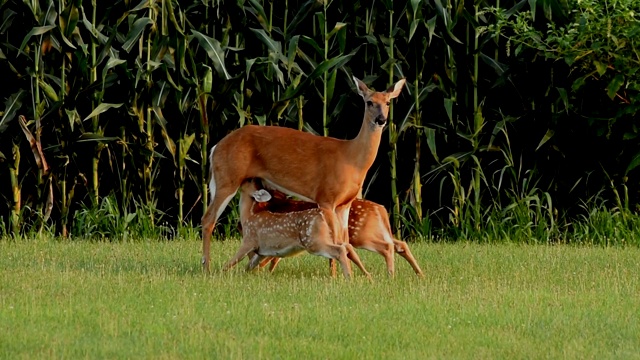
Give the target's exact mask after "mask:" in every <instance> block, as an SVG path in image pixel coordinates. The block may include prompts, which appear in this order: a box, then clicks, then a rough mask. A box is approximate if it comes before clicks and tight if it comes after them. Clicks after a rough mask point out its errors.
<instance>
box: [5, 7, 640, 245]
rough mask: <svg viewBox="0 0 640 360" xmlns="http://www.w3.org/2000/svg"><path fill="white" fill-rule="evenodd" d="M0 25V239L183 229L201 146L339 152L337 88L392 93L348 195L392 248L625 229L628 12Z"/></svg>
mask: <svg viewBox="0 0 640 360" xmlns="http://www.w3.org/2000/svg"><path fill="white" fill-rule="evenodd" d="M0 13H1V14H2V21H0V74H1V75H2V79H3V84H4V86H2V87H1V88H0V96H1V98H2V100H3V101H4V106H0V110H1V111H2V112H1V113H0V195H2V197H1V198H0V234H2V233H5V234H14V235H18V234H28V233H33V232H40V231H43V230H48V231H52V232H54V233H56V234H59V235H61V236H62V237H68V236H76V237H79V236H106V237H109V236H113V235H116V234H127V233H132V232H134V231H143V230H145V231H146V230H149V231H154V230H159V234H164V235H167V234H168V235H171V234H174V233H175V231H177V230H179V229H180V228H182V227H191V226H197V225H199V220H200V217H201V216H202V213H203V209H205V208H206V204H207V202H208V198H207V193H208V189H207V182H208V179H207V175H208V172H207V171H206V169H207V167H208V165H209V164H208V163H207V153H208V151H209V149H210V148H211V147H212V146H213V145H214V144H215V143H216V142H217V141H219V140H220V139H221V138H222V137H224V136H225V135H226V134H228V133H229V132H231V131H233V130H234V129H237V128H238V127H241V126H243V125H246V124H260V125H279V126H287V127H292V128H297V129H300V130H303V131H309V132H312V133H315V134H317V135H319V136H332V137H336V138H351V137H354V136H355V135H356V133H357V131H358V129H359V128H360V124H361V121H362V104H361V100H360V99H359V97H358V96H357V94H356V93H355V91H354V86H353V84H352V82H351V80H350V79H351V75H352V74H353V75H355V76H357V77H359V78H361V79H363V80H364V82H365V83H367V84H368V85H371V86H372V87H373V88H376V89H379V90H381V89H385V88H386V87H388V86H389V85H390V84H392V83H394V82H395V81H397V80H398V79H400V78H406V79H407V86H406V88H405V90H404V92H403V94H402V95H401V96H400V98H399V99H398V100H397V101H395V103H394V104H393V106H392V109H391V111H390V116H389V126H388V129H387V130H386V134H385V135H384V137H383V144H382V145H381V147H380V149H379V152H378V156H377V158H376V162H375V164H374V166H373V167H372V168H371V170H370V171H369V174H368V176H367V181H366V182H365V189H364V194H365V197H366V198H368V199H371V200H374V201H376V202H379V203H381V204H383V205H385V206H386V207H387V208H388V209H389V210H390V214H391V216H392V225H393V227H394V229H396V231H397V232H398V234H399V235H402V236H405V237H415V238H420V237H425V238H434V237H437V238H439V237H442V238H445V237H446V238H453V239H458V238H465V239H483V238H485V237H486V236H485V235H486V234H492V236H494V238H495V237H497V238H509V237H512V238H524V239H528V241H543V242H546V241H556V240H558V239H559V238H562V237H563V236H565V235H566V234H568V233H571V232H572V231H575V229H577V228H579V226H581V225H580V224H584V223H589V222H597V221H599V220H597V219H598V218H597V216H601V215H602V213H603V212H604V213H609V214H613V215H615V216H614V218H616V219H618V220H619V221H622V222H623V223H624V224H625V225H627V226H631V225H630V224H635V222H636V221H637V219H636V217H635V216H636V213H637V208H636V206H637V204H638V200H639V195H640V194H639V193H638V191H639V190H640V188H639V187H638V178H639V174H638V170H637V169H636V167H637V165H638V164H640V146H639V144H638V141H637V135H638V132H639V130H638V122H637V121H636V119H637V111H638V109H639V107H640V95H639V92H640V81H638V80H639V79H638V77H639V76H640V75H639V74H638V73H636V71H635V70H634V69H637V68H638V65H639V64H640V58H639V55H638V48H639V46H640V40H639V38H640V25H638V24H639V23H640V21H639V17H638V16H639V15H637V14H640V5H638V4H637V3H636V2H634V1H631V0H626V1H624V0H612V1H610V2H609V3H607V4H600V3H599V2H598V1H587V0H585V1H582V2H578V1H575V0H522V1H513V0H512V1H505V0H502V1H501V0H490V1H483V0H476V1H473V2H472V1H462V0H411V1H406V2H404V1H392V0H380V1H375V0H374V1H335V0H334V1H330V0H325V1H315V0H309V1H294V0H281V1H277V2H276V1H263V0H237V1H222V0H196V1H189V0H187V1H176V0H142V1H137V0H136V1H130V0H114V1H97V0H92V1H81V0H40V1H38V0H24V1H18V0H4V1H2V5H0ZM576 44H577V45H576ZM580 46H582V48H581V47H580ZM231 208H232V210H231V211H228V213H227V214H226V220H224V219H223V221H222V223H221V225H220V226H219V227H218V229H217V230H216V231H217V232H218V233H219V234H221V235H224V236H228V235H230V234H232V233H234V232H235V231H236V230H235V229H236V223H237V221H236V220H237V213H235V210H234V209H233V207H231ZM581 220H583V221H582V222H580V221H581ZM618 220H616V221H618ZM603 221H604V220H603ZM576 224H577V225H576ZM615 227H616V226H615V225H611V228H612V229H613V228H615ZM134 229H143V230H134ZM612 231H613V230H612ZM588 233H589V231H586V230H585V231H584V232H583V234H588ZM588 236H591V235H588ZM588 236H587V237H588ZM577 240H580V239H577ZM583 240H588V239H586V238H585V239H583Z"/></svg>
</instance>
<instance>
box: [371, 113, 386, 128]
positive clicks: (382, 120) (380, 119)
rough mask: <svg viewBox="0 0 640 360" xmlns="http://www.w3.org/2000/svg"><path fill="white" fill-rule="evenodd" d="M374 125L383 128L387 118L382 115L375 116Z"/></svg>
mask: <svg viewBox="0 0 640 360" xmlns="http://www.w3.org/2000/svg"><path fill="white" fill-rule="evenodd" d="M374 121H375V123H376V125H380V126H383V125H385V124H386V123H387V117H386V116H384V115H378V116H376V119H375V120H374Z"/></svg>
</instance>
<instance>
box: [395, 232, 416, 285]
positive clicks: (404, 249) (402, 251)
mask: <svg viewBox="0 0 640 360" xmlns="http://www.w3.org/2000/svg"><path fill="white" fill-rule="evenodd" d="M393 243H394V245H395V250H396V252H397V253H398V255H400V256H402V257H403V258H405V260H407V261H408V262H409V264H410V265H411V267H412V268H413V271H415V272H416V275H418V276H420V277H424V274H423V273H422V269H420V266H418V263H417V262H416V259H415V258H414V257H413V254H412V253H411V250H409V245H407V243H406V242H404V241H400V240H393Z"/></svg>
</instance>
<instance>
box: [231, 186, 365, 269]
mask: <svg viewBox="0 0 640 360" xmlns="http://www.w3.org/2000/svg"><path fill="white" fill-rule="evenodd" d="M270 199H271V194H270V193H269V192H268V191H266V190H265V189H259V188H258V187H257V185H256V180H255V179H249V180H246V181H245V182H244V183H243V184H242V185H241V188H240V223H241V225H242V243H241V245H240V248H239V249H238V251H237V252H236V254H235V255H234V256H233V257H232V258H231V260H229V261H228V262H227V263H226V264H225V265H224V267H223V270H225V271H226V270H229V269H231V268H232V267H234V266H235V265H236V264H237V263H238V262H239V261H240V260H242V259H243V258H244V257H245V256H247V255H248V254H250V253H252V254H254V255H253V256H252V257H251V259H250V261H249V265H248V266H247V270H249V271H250V270H253V269H254V268H255V267H256V266H257V265H258V264H260V263H261V261H262V260H263V259H264V258H266V257H268V258H277V259H280V258H282V257H288V256H294V255H297V254H299V253H301V252H303V251H307V252H308V253H310V254H313V255H318V256H323V257H326V258H329V259H334V260H338V261H339V262H340V265H341V267H342V272H343V275H344V277H345V278H346V279H347V280H350V279H351V264H350V262H349V259H351V261H353V262H354V263H355V264H356V265H357V266H358V267H359V268H360V270H362V272H363V273H364V274H365V275H366V276H367V278H369V279H371V274H369V273H368V272H367V270H366V269H365V268H364V266H363V265H362V262H361V261H360V258H359V257H358V254H357V253H356V252H355V250H354V249H353V246H352V245H351V244H349V243H342V244H341V245H337V244H335V241H334V239H333V237H334V236H335V234H334V233H333V232H332V230H331V228H330V226H329V224H328V223H327V221H326V218H327V216H328V215H329V216H330V214H331V212H330V211H329V210H326V209H322V208H319V207H317V206H316V207H313V208H308V209H304V210H300V211H297V210H296V211H290V212H280V213H274V212H271V211H269V209H268V206H264V204H266V203H267V202H268V201H269V200H270Z"/></svg>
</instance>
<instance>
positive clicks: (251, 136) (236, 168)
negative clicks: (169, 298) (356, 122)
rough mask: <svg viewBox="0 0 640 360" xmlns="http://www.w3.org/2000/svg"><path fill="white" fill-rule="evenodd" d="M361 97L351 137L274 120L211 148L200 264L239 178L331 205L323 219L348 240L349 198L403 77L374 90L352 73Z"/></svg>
mask: <svg viewBox="0 0 640 360" xmlns="http://www.w3.org/2000/svg"><path fill="white" fill-rule="evenodd" d="M353 79H354V81H355V83H356V89H357V90H358V93H359V94H360V96H362V98H363V99H364V103H365V111H364V118H363V120H362V126H361V127H360V132H359V133H358V135H357V136H356V137H355V138H354V139H351V140H339V139H334V138H330V137H322V136H316V135H313V134H310V133H305V132H302V131H298V130H293V129H290V128H285V127H278V126H253V125H248V126H244V127H242V128H240V129H238V130H235V131H233V132H232V133H230V134H229V135H227V136H226V137H224V138H223V139H222V140H220V142H219V143H218V144H217V145H215V146H214V147H213V149H211V153H210V155H209V161H210V164H211V165H210V170H209V173H210V174H209V175H210V182H209V189H210V192H211V203H210V204H209V207H208V208H207V211H206V212H205V214H204V216H203V217H202V264H203V267H204V269H205V270H206V271H209V268H210V264H209V263H210V246H211V233H212V231H213V227H214V226H215V223H216V221H217V220H218V217H220V214H221V213H222V211H223V210H224V209H225V207H226V206H227V204H228V203H229V201H230V200H231V198H232V197H233V196H234V195H235V193H236V191H237V190H238V188H239V187H240V185H241V184H242V182H243V181H245V180H246V179H249V178H261V179H263V180H264V181H265V182H266V183H268V184H269V186H270V187H271V188H275V189H278V190H280V191H282V192H284V193H286V194H289V195H295V196H297V197H298V198H300V199H302V200H306V201H312V202H315V203H317V204H318V205H319V206H320V207H321V208H322V209H326V210H329V211H330V212H331V214H332V216H329V217H330V218H328V219H326V220H327V223H329V225H330V226H331V229H332V230H333V231H334V232H335V233H336V234H337V233H338V231H339V229H340V228H341V229H342V230H341V234H339V235H340V236H337V238H338V240H339V241H340V242H342V241H346V240H347V239H346V237H347V236H348V235H347V217H348V215H349V207H350V205H351V202H352V201H353V199H355V197H356V195H357V194H358V191H359V189H360V188H361V187H362V184H363V182H364V178H365V176H366V174H367V171H368V170H369V168H370V167H371V165H372V164H373V161H374V160H375V157H376V154H377V152H378V147H379V145H380V138H381V136H382V130H383V128H384V126H385V125H386V123H387V115H388V114H389V104H390V100H391V99H393V98H396V97H398V95H400V92H401V91H402V87H403V86H404V83H405V80H404V79H402V80H400V81H398V82H397V83H395V84H394V85H393V86H392V87H390V88H389V89H387V91H383V92H376V91H372V90H369V88H368V87H367V86H366V85H365V84H364V83H363V82H362V81H360V80H358V79H357V78H356V77H354V78H353Z"/></svg>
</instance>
